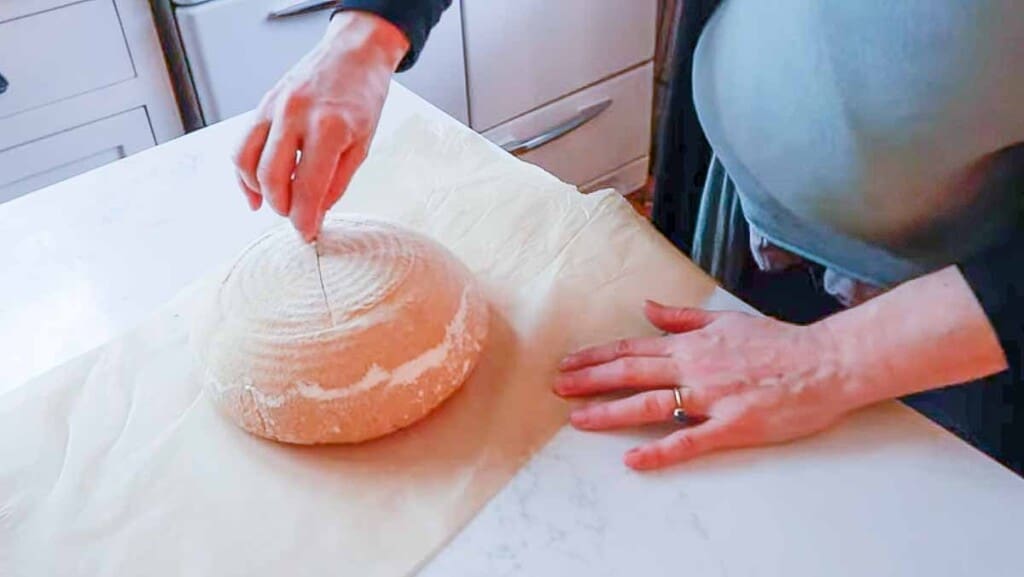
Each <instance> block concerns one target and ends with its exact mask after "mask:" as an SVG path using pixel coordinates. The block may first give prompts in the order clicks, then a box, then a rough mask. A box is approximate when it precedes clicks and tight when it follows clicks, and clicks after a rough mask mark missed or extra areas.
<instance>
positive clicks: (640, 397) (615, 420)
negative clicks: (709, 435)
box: [569, 388, 708, 431]
mask: <svg viewBox="0 0 1024 577" xmlns="http://www.w3.org/2000/svg"><path fill="white" fill-rule="evenodd" d="M683 391H684V394H683V395H682V401H683V404H682V409H683V410H684V411H686V413H687V415H692V416H694V417H699V416H703V415H705V414H707V409H708V407H707V399H704V398H703V397H704V395H703V393H702V392H701V391H700V390H698V389H690V388H686V389H683ZM676 408H677V407H676V396H675V393H674V392H673V391H672V390H661V391H645V392H642V393H637V394H635V395H632V396H630V397H626V398H625V399H616V400H614V401H607V402H601V403H594V404H592V405H588V406H586V407H581V408H579V409H576V410H574V411H573V412H572V413H571V414H570V415H569V421H570V422H571V423H572V425H573V426H574V427H576V428H578V429H583V430H588V431H598V430H605V429H618V428H622V427H634V426H637V425H647V424H651V423H663V422H666V421H669V420H671V419H672V413H673V412H674V411H675V410H676Z"/></svg>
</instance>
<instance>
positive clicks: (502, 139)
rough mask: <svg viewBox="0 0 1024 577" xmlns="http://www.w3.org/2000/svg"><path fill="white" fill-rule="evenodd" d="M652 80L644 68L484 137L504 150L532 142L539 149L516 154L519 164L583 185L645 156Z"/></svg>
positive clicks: (650, 70) (650, 71)
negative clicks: (587, 116) (549, 137)
mask: <svg viewBox="0 0 1024 577" xmlns="http://www.w3.org/2000/svg"><path fill="white" fill-rule="evenodd" d="M653 74H654V68H653V66H652V65H651V64H649V63H648V64H645V65H643V66H641V67H639V68H636V69H634V70H631V71H629V72H626V73H624V74H621V75H619V76H616V77H614V78H611V79H609V80H606V81H605V82H602V83H601V84H598V85H597V86H592V87H590V88H588V89H586V90H583V91H581V92H578V93H576V94H573V95H571V96H567V97H566V98H563V99H562V100H559V101H557V102H554V103H552V104H549V105H547V106H545V107H543V108H541V109H539V110H536V111H534V112H531V113H529V114H526V115H524V116H522V117H520V118H517V119H515V120H511V121H509V122H506V123H505V124H502V125H501V126H498V127H497V128H493V129H491V130H488V131H487V132H485V133H484V136H485V137H486V138H487V139H488V140H490V141H491V142H494V143H495V144H497V145H499V146H502V147H503V148H505V149H506V150H509V149H511V148H513V147H514V146H515V145H516V144H517V143H523V144H524V146H523V147H525V148H529V147H530V146H531V145H530V144H529V142H530V141H533V142H534V143H536V144H539V146H537V147H536V148H533V149H532V150H529V151H526V152H521V153H517V155H518V156H519V157H520V158H522V159H523V160H525V161H527V162H531V163H533V164H537V165H539V166H541V167H543V168H544V169H546V170H547V171H548V172H550V173H552V174H554V175H555V176H557V177H559V178H561V179H562V180H564V181H565V182H569V183H572V184H576V185H582V184H585V183H588V182H590V181H592V180H594V179H596V178H598V177H600V176H602V175H604V174H607V173H609V172H611V171H612V170H614V169H616V168H618V167H620V166H622V165H624V164H626V163H627V162H630V161H632V160H635V159H637V158H640V157H642V156H646V155H647V152H648V148H649V147H650V136H651V98H652V92H653V83H654V77H653ZM602 107H604V109H603V110H602V111H601V112H600V113H598V114H597V115H596V116H593V117H592V118H590V120H589V121H587V122H584V123H583V124H581V125H579V126H578V127H576V128H574V129H570V128H571V127H572V125H573V124H574V122H573V121H574V120H580V119H581V114H586V113H587V112H588V111H592V110H600V109H601V108H602ZM582 118H585V116H584V117H582ZM567 129H568V130H567ZM566 130H567V131H566ZM562 131H566V132H565V133H564V135H563V136H561V137H559V138H554V139H553V140H550V141H548V142H546V143H543V144H540V142H539V141H543V140H544V138H543V136H544V135H553V134H554V133H557V132H562Z"/></svg>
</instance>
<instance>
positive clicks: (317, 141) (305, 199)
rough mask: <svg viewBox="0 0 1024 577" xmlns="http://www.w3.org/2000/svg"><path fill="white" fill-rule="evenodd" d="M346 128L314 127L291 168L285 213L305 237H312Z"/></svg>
mask: <svg viewBox="0 0 1024 577" xmlns="http://www.w3.org/2000/svg"><path fill="white" fill-rule="evenodd" d="M346 135H347V131H345V132H344V134H331V133H330V132H329V131H318V132H316V133H314V134H312V135H311V138H308V139H307V140H306V141H305V142H303V144H302V158H301V159H300V160H299V164H298V166H297V167H296V168H295V180H293V181H292V202H291V212H290V213H289V216H290V218H291V221H292V224H293V225H294V226H295V230H297V231H299V233H300V234H301V235H302V237H303V238H304V239H306V241H307V242H308V241H312V240H313V239H314V238H316V233H317V232H318V228H319V227H318V224H319V222H320V214H319V213H320V210H321V207H322V206H323V201H324V198H325V197H326V196H327V189H328V187H329V186H330V184H331V181H332V179H333V177H334V173H335V172H336V170H337V167H338V164H339V162H340V160H341V153H342V150H344V147H345V146H347V145H348V141H347V140H348V137H347V136H346Z"/></svg>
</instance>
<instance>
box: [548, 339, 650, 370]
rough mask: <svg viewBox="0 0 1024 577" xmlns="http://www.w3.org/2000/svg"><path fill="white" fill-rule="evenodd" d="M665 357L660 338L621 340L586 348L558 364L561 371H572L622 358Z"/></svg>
mask: <svg viewBox="0 0 1024 577" xmlns="http://www.w3.org/2000/svg"><path fill="white" fill-rule="evenodd" d="M661 356H667V351H666V349H665V342H664V341H663V339H662V338H661V337H654V338H644V339H621V340H618V341H615V342H612V343H608V344H605V345H599V346H596V347H588V348H585V349H581V350H579V351H576V352H574V353H572V354H570V355H568V356H566V357H565V358H564V359H562V362H561V363H559V365H558V369H559V370H561V371H574V370H576V369H581V368H583V367H589V366H591V365H598V364H601V363H607V362H610V361H614V360H615V359H619V358H622V357H661Z"/></svg>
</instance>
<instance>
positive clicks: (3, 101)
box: [0, 0, 135, 118]
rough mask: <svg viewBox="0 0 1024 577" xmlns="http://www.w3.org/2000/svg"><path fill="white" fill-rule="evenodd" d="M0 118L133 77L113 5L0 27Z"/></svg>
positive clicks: (67, 9) (104, 2)
mask: <svg viewBox="0 0 1024 577" xmlns="http://www.w3.org/2000/svg"><path fill="white" fill-rule="evenodd" d="M0 74H2V75H3V76H4V77H5V78H6V79H7V81H8V82H9V85H8V87H7V91H6V92H4V93H2V94H0V118H4V117H6V116H11V115H13V114H17V113H18V112H22V111H24V110H28V109H31V108H36V107H39V106H43V105H46V104H49V103H52V102H56V101H58V100H63V99H65V98H68V97H70V96H74V95H76V94H82V93H84V92H89V91H91V90H95V89H97V88H101V87H103V86H109V85H111V84H114V83H117V82H120V81H123V80H128V79H131V78H134V77H135V69H134V67H133V66H132V60H131V57H130V56H129V54H128V45H127V44H126V41H125V37H124V32H123V31H122V30H121V22H120V20H119V19H118V16H117V11H116V10H115V8H114V3H113V0H86V1H84V2H78V3H75V4H69V5H67V6H62V7H59V8H56V9H53V10H48V11H46V12H37V13H34V14H29V15H27V16H22V17H20V18H14V19H11V20H6V21H3V22H0Z"/></svg>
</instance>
